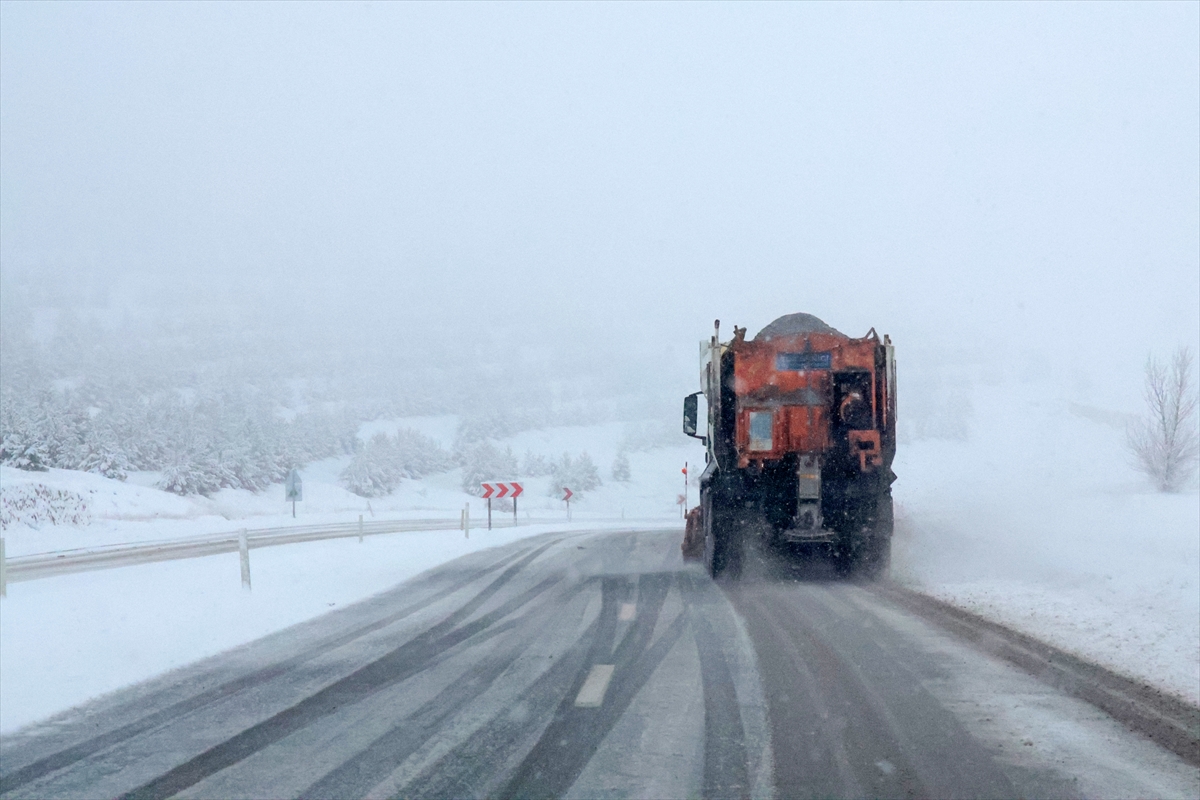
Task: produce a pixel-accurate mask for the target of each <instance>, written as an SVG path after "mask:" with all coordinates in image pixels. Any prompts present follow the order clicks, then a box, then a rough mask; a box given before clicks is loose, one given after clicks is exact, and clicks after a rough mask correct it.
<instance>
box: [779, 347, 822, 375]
mask: <svg viewBox="0 0 1200 800" xmlns="http://www.w3.org/2000/svg"><path fill="white" fill-rule="evenodd" d="M832 366H833V353H830V352H828V351H826V352H824V353H776V354H775V369H777V370H780V371H782V370H805V369H829V368H830V367H832Z"/></svg>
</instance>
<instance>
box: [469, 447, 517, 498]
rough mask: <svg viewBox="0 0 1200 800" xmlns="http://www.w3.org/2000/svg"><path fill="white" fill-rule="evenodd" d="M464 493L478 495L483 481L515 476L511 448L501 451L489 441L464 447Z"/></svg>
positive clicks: (514, 461)
mask: <svg viewBox="0 0 1200 800" xmlns="http://www.w3.org/2000/svg"><path fill="white" fill-rule="evenodd" d="M461 459H462V467H463V479H462V487H463V491H464V492H469V493H471V494H480V493H481V492H482V491H483V490H482V489H481V488H480V484H481V483H483V482H484V481H494V480H504V479H506V478H507V479H511V478H514V477H516V475H517V457H516V456H515V455H513V451H512V448H511V447H506V448H504V449H503V450H501V449H500V448H499V447H497V446H496V445H494V444H492V443H491V442H489V441H483V442H477V443H475V444H472V445H468V446H466V447H465V448H464V449H463V451H462V455H461Z"/></svg>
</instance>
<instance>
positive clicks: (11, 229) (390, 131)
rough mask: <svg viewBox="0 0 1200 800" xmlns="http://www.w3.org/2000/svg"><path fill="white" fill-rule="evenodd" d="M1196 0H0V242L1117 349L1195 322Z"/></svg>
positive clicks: (584, 322) (638, 335) (487, 309)
mask: <svg viewBox="0 0 1200 800" xmlns="http://www.w3.org/2000/svg"><path fill="white" fill-rule="evenodd" d="M1198 10H1200V4H1197V3H1183V2H1179V3H1168V4H1155V3H1148V2H1139V3H1133V4H1119V3H1102V4H1101V3H1096V4H1086V3H1071V4H1065V3H1060V4H1044V5H1038V4H1030V3H1021V4H1016V3H1013V4H993V5H989V4H982V3H962V4H900V3H893V4H872V5H850V4H843V3H837V4H817V3H804V4H792V5H785V4H764V5H753V4H745V3H739V4H728V5H720V4H692V5H682V4H680V5H652V4H600V5H588V4H565V3H564V4H532V5H524V4H505V5H484V4H476V3H471V4H460V5H454V4H436V5H419V4H407V3H406V4H400V3H364V2H358V3H339V4H330V5H321V4H300V3H294V4H284V3H270V4H261V5H252V4H248V3H240V4H239V3H218V4H202V3H201V4H180V3H159V4H151V3H136V4H102V3H95V2H89V3H83V4H75V3H66V2H60V3H15V2H4V3H3V4H2V5H0V15H2V16H0V23H2V24H0V269H3V270H4V271H6V272H8V273H9V274H10V275H11V274H16V273H18V272H21V273H26V274H28V273H30V272H33V273H34V274H36V275H41V276H45V279H46V280H65V281H72V280H81V281H97V280H99V281H102V282H107V283H111V284H113V285H132V286H136V285H144V284H146V283H153V284H155V285H160V286H173V287H174V289H175V291H176V294H177V295H178V294H183V295H185V296H186V295H188V294H189V293H191V292H193V291H202V289H200V288H198V287H201V286H202V285H204V284H211V285H214V286H219V287H221V291H224V292H227V293H228V294H229V295H231V296H238V297H241V298H243V302H248V303H252V304H253V303H258V304H261V305H262V306H263V307H264V308H265V307H267V306H270V307H272V308H275V309H278V308H280V307H281V306H282V307H285V308H287V309H291V310H292V311H293V312H294V313H295V314H296V315H297V316H299V317H301V318H305V319H307V320H309V322H310V323H311V324H313V325H319V324H323V322H321V321H323V320H329V319H331V318H333V319H337V320H339V321H340V322H341V323H342V324H345V323H346V322H349V323H350V324H355V321H356V320H362V319H378V318H386V319H392V320H404V324H405V325H409V324H415V321H419V322H420V324H421V325H422V326H423V329H424V330H426V331H428V332H429V333H430V335H433V334H434V333H435V332H436V326H437V325H438V324H439V321H440V320H447V319H453V320H455V321H456V323H459V324H461V323H463V321H464V320H466V321H470V320H475V321H478V322H479V323H480V324H483V323H488V324H506V325H515V326H518V328H519V330H521V331H523V332H525V334H526V335H527V336H528V337H529V338H531V339H535V340H540V341H553V340H554V338H555V337H559V336H564V335H570V336H576V337H585V338H586V337H598V341H600V340H602V339H600V338H599V337H609V338H611V339H612V340H624V341H638V342H641V343H644V344H643V345H642V346H644V347H647V348H649V349H650V350H654V349H655V348H657V347H659V345H660V343H661V344H662V345H663V346H667V345H680V350H679V352H680V353H681V354H683V353H686V354H689V357H690V354H691V353H692V352H693V348H694V342H695V341H696V340H697V339H699V338H701V337H702V336H705V335H707V332H708V329H709V327H710V325H711V320H712V319H713V318H714V317H720V318H721V319H722V320H723V321H725V323H726V324H727V325H728V324H732V323H733V322H738V323H741V324H748V325H749V326H750V328H751V332H753V331H755V330H757V329H758V328H759V327H761V326H762V325H764V324H766V323H767V322H769V321H770V320H771V319H773V318H774V317H776V316H778V315H780V314H783V313H788V312H791V311H799V310H804V311H809V312H812V313H815V314H817V315H818V316H821V317H823V318H825V319H826V320H827V321H829V322H830V323H832V324H834V325H836V326H838V327H839V328H842V329H844V330H846V331H847V332H848V333H853V334H860V333H862V332H863V331H865V329H866V328H867V327H870V326H875V327H877V328H879V329H880V330H881V331H882V330H886V331H889V332H891V333H892V335H893V337H894V338H896V339H897V340H898V341H899V342H900V343H902V344H903V343H904V342H905V341H909V342H919V343H922V344H923V345H930V346H933V345H935V344H938V343H950V344H951V345H952V346H956V347H966V348H979V349H988V348H990V347H991V344H990V343H992V342H996V341H1001V340H1003V341H1005V342H1006V343H1009V342H1010V343H1011V344H1012V345H1013V346H1014V347H1016V348H1018V349H1020V348H1044V349H1045V350H1046V351H1047V352H1050V353H1052V354H1054V355H1055V356H1056V357H1057V356H1059V355H1061V354H1062V353H1063V352H1068V353H1074V352H1078V353H1080V354H1081V357H1082V358H1086V359H1087V360H1089V361H1090V362H1091V363H1093V364H1096V365H1097V369H1098V370H1101V371H1104V370H1108V369H1112V368H1113V367H1112V364H1113V363H1119V364H1120V365H1121V366H1120V367H1119V369H1120V370H1126V369H1132V370H1133V372H1134V373H1136V371H1137V368H1138V367H1139V366H1140V362H1141V359H1142V358H1143V357H1144V354H1145V353H1146V352H1147V351H1148V350H1150V349H1158V350H1165V349H1169V348H1170V347H1173V346H1174V345H1175V344H1177V343H1180V342H1195V341H1196V340H1197V338H1198V337H1200V13H1198ZM347 314H353V315H354V316H347ZM564 332H569V333H564ZM1072 357H1074V356H1072ZM690 366H691V365H690V364H689V369H690Z"/></svg>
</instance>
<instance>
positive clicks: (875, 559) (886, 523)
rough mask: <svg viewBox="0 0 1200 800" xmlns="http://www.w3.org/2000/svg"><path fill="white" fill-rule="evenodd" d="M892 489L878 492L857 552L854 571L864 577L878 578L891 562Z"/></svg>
mask: <svg viewBox="0 0 1200 800" xmlns="http://www.w3.org/2000/svg"><path fill="white" fill-rule="evenodd" d="M892 528H893V513H892V490H891V488H888V489H887V490H886V491H883V492H881V493H880V494H879V497H878V499H877V501H876V506H875V513H874V515H873V519H872V520H871V522H870V526H869V527H868V528H867V530H866V531H865V533H866V536H865V538H864V540H863V543H862V547H861V549H860V550H859V552H858V554H857V555H858V557H857V559H856V563H855V564H854V567H855V571H856V572H857V573H858V574H860V575H862V576H863V577H865V578H872V579H874V578H880V577H883V576H884V575H886V574H887V571H888V568H889V567H890V566H891V563H892Z"/></svg>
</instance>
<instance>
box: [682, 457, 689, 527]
mask: <svg viewBox="0 0 1200 800" xmlns="http://www.w3.org/2000/svg"><path fill="white" fill-rule="evenodd" d="M687 495H688V491H687V462H686V461H685V462H683V508H682V511H683V518H684V519H687Z"/></svg>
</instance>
